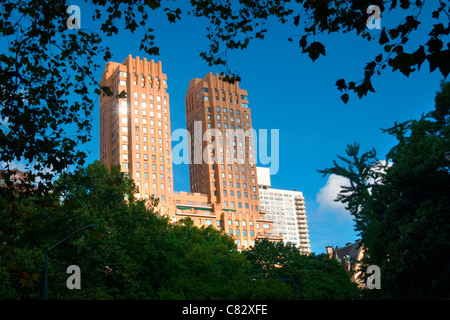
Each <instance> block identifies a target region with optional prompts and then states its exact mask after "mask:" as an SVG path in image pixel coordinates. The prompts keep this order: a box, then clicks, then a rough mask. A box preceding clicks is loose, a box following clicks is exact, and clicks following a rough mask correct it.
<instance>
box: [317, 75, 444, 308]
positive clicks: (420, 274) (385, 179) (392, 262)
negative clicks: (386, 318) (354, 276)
mask: <svg viewBox="0 0 450 320" xmlns="http://www.w3.org/2000/svg"><path fill="white" fill-rule="evenodd" d="M383 132H385V133H388V134H391V135H393V136H394V137H396V139H397V140H398V144H397V145H396V146H394V147H393V148H392V149H391V151H390V152H389V153H388V154H387V157H386V161H387V162H389V163H390V164H389V165H388V164H386V165H384V168H383V170H380V168H379V167H378V168H377V167H376V164H379V162H376V161H374V159H375V158H374V155H373V154H371V156H369V157H367V156H364V155H363V156H361V157H359V155H358V152H359V149H358V148H355V147H352V146H348V148H347V155H348V156H349V158H346V159H345V158H343V157H340V159H342V160H344V161H345V162H346V163H347V165H348V168H345V167H342V166H340V165H338V164H337V163H336V162H335V163H334V166H333V167H331V168H328V169H325V170H320V172H322V173H324V175H327V174H337V175H341V176H344V177H346V178H348V179H349V180H350V182H351V183H352V184H351V186H350V187H348V188H345V189H344V190H343V191H342V192H341V193H340V194H339V197H338V198H337V199H336V200H337V201H341V202H344V203H347V208H348V209H349V210H350V212H351V213H352V214H353V215H354V217H355V222H356V229H357V230H358V231H359V232H360V235H361V239H362V244H363V246H364V247H365V249H366V257H365V259H364V262H365V263H366V265H370V264H375V265H378V266H380V268H381V281H382V290H376V291H375V290H374V291H371V292H370V295H371V296H378V297H380V296H381V297H383V298H400V299H447V298H448V297H449V295H448V288H449V286H448V283H449V280H450V279H449V278H448V277H449V273H448V270H450V269H449V268H450V260H449V258H448V256H447V255H446V254H443V253H444V252H446V251H448V250H449V247H450V236H449V230H450V223H449V221H450V219H449V218H450V196H449V193H448V185H449V183H450V171H449V166H450V163H449V162H448V160H446V158H445V157H444V154H445V153H446V152H448V150H450V84H449V83H444V82H443V83H442V84H441V88H440V91H439V92H437V94H436V98H435V110H433V111H432V112H429V113H428V114H426V115H423V116H422V117H421V118H420V119H419V120H410V121H406V122H403V123H396V124H395V126H394V127H392V128H389V129H386V130H383ZM365 155H367V153H366V154H365ZM363 270H364V268H363Z"/></svg>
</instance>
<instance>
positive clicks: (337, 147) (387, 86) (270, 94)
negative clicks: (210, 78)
mask: <svg viewBox="0 0 450 320" xmlns="http://www.w3.org/2000/svg"><path fill="white" fill-rule="evenodd" d="M73 4H78V5H80V7H81V17H82V20H81V27H82V28H86V29H90V30H92V31H97V30H98V28H99V26H98V25H97V24H94V23H92V22H91V21H89V18H90V17H91V15H92V12H91V10H92V8H91V7H90V6H86V5H84V4H83V3H77V1H73ZM398 21H399V16H398V15H397V14H396V13H390V14H386V15H383V17H382V20H381V26H382V27H383V26H387V27H388V26H389V25H390V24H391V25H392V24H394V23H395V22H398ZM150 23H151V24H152V28H153V29H154V30H155V35H156V44H157V45H158V46H159V48H160V56H157V57H150V56H147V55H145V54H144V53H143V52H141V51H140V50H139V45H140V39H141V34H140V33H137V34H136V35H131V33H129V32H128V31H124V32H122V33H120V34H119V35H118V36H116V37H112V38H109V39H105V44H106V45H108V46H109V47H110V48H111V51H112V53H113V58H112V60H113V61H116V62H122V61H123V60H124V59H125V58H126V56H127V55H128V54H131V55H132V56H133V57H134V56H139V57H141V58H143V57H147V59H154V60H155V61H159V60H161V61H162V66H163V72H164V73H166V74H167V77H168V86H169V94H170V101H171V104H170V111H171V123H172V131H174V130H176V129H178V128H186V118H185V104H184V98H185V94H186V90H187V88H188V84H189V81H190V79H192V78H202V77H203V76H204V75H206V74H207V73H208V72H213V73H220V72H221V71H224V70H223V69H222V68H220V67H209V66H208V65H207V63H206V62H204V61H203V60H202V59H201V58H200V57H199V53H200V52H201V51H203V50H205V49H206V48H207V46H208V43H207V42H206V39H205V35H206V29H205V24H204V23H203V22H202V21H201V20H198V19H194V18H192V17H188V16H183V18H182V20H181V21H180V22H177V23H176V24H169V23H168V22H167V21H166V20H165V16H164V14H163V13H162V12H159V13H153V14H151V15H150ZM267 27H268V35H267V37H266V39H265V40H258V41H255V42H254V43H252V44H251V45H250V47H249V48H248V49H247V50H245V51H236V52H231V53H230V55H229V64H230V68H231V70H233V71H238V72H239V74H240V76H241V77H242V79H243V80H242V81H241V83H240V87H241V88H243V89H246V90H247V91H248V96H249V102H250V108H251V110H252V120H253V126H254V128H255V129H256V130H259V129H268V130H270V129H279V133H280V141H279V142H280V147H279V148H280V154H279V159H280V167H279V171H278V172H277V173H276V174H275V175H272V176H271V181H272V186H273V187H274V188H278V189H287V190H293V189H295V190H297V191H302V192H303V194H304V196H305V201H306V210H307V217H308V225H309V232H310V241H311V250H312V252H315V253H322V252H324V251H325V246H327V245H334V246H336V245H339V246H343V245H345V243H347V242H353V241H355V240H356V239H357V238H358V236H357V234H356V233H355V231H354V228H353V221H352V219H351V217H350V215H349V214H348V213H347V212H346V211H345V209H343V207H342V206H341V205H339V204H337V203H333V201H332V199H334V197H335V196H336V192H337V191H336V190H337V187H338V186H339V185H340V183H341V182H342V181H339V179H334V178H332V179H329V178H328V177H322V175H321V174H320V173H318V172H317V169H324V168H326V167H329V166H331V164H332V160H333V159H335V158H336V155H337V154H340V155H344V150H345V148H346V145H347V144H348V143H353V142H359V143H360V144H361V149H362V151H367V150H369V149H371V148H372V147H375V148H376V150H377V152H378V156H379V158H380V159H384V158H385V155H386V153H387V152H388V151H389V149H390V148H391V147H392V146H393V145H394V143H395V140H394V139H393V138H392V137H390V136H388V135H387V134H383V133H382V132H381V128H388V127H391V126H392V125H393V124H394V122H395V121H405V120H409V119H412V118H418V117H420V116H421V114H422V113H424V112H427V111H430V110H432V108H433V106H434V95H435V92H436V91H437V90H438V89H439V82H440V81H441V79H442V75H441V74H440V73H439V72H434V73H431V74H430V73H429V66H428V65H427V64H424V65H423V67H422V69H421V70H420V72H418V73H413V74H411V75H410V77H409V78H406V77H405V76H404V75H402V74H401V73H400V72H398V71H397V72H395V73H392V72H390V71H389V70H387V69H386V71H385V72H384V73H383V74H382V75H381V76H380V77H375V78H374V79H373V85H374V88H375V90H376V93H370V94H369V95H368V96H366V97H364V98H363V99H362V100H359V99H358V97H357V96H356V95H350V102H349V103H348V104H347V105H344V104H343V103H342V102H341V101H340V99H339V97H340V94H341V93H340V92H339V91H338V90H337V89H336V86H335V82H336V80H338V79H340V78H345V79H346V80H348V81H350V80H355V81H356V80H359V79H361V78H362V75H363V68H364V66H365V64H366V63H367V62H369V61H371V60H373V59H374V57H375V56H376V55H377V54H378V53H379V52H378V50H379V49H380V48H379V47H378V46H377V45H376V43H369V42H367V41H365V40H362V39H358V38H357V37H356V36H355V35H354V34H350V35H330V36H324V37H317V38H316V40H317V41H322V42H323V43H324V44H325V46H326V57H322V56H321V57H320V58H319V59H318V60H317V61H315V62H312V61H311V60H310V59H309V57H308V56H307V55H306V54H302V53H301V52H300V49H299V47H298V38H297V39H296V40H294V41H293V42H289V41H287V38H288V37H290V36H292V35H294V34H299V33H300V32H299V30H296V29H295V27H294V26H293V25H292V24H291V23H288V24H287V25H279V24H278V23H276V21H269V22H268V25H267ZM428 30H429V24H428V25H425V24H423V25H421V26H420V27H419V33H420V35H419V37H418V38H417V40H418V41H421V37H422V38H423V35H425V34H426V33H427V31H428ZM70 32H77V31H76V30H72V31H70ZM371 32H373V33H374V34H377V33H379V30H372V31H371ZM415 43H416V44H417V41H416V40H415V39H411V48H415V46H414V44H415ZM407 48H408V46H406V47H405V51H408V50H407ZM98 63H101V65H102V66H103V65H104V63H103V62H102V61H101V59H100V58H99V59H98ZM102 72H103V69H102V68H101V69H100V70H98V72H97V78H98V79H99V80H100V78H101V73H102ZM98 108H99V106H98V101H97V105H96V107H95V114H94V125H93V132H92V135H93V140H92V141H91V142H90V143H88V144H86V145H85V146H84V147H83V148H85V149H86V150H88V151H89V152H90V154H89V157H88V159H87V163H91V162H93V161H94V160H96V159H99V116H98ZM172 143H173V144H172V147H173V146H174V145H176V144H177V142H176V141H173V142H172ZM174 189H175V190H176V191H189V176H188V166H187V165H174Z"/></svg>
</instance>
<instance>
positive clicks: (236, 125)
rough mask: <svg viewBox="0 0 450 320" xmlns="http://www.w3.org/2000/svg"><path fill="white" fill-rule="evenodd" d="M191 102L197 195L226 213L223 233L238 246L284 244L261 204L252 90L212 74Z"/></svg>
mask: <svg viewBox="0 0 450 320" xmlns="http://www.w3.org/2000/svg"><path fill="white" fill-rule="evenodd" d="M185 101H186V122H187V129H188V132H189V133H190V135H191V139H190V157H189V174H190V181H191V192H197V193H202V194H206V195H207V198H208V202H209V203H212V204H217V206H220V207H221V208H222V212H223V218H222V219H223V229H224V230H225V232H226V233H228V234H229V235H232V236H234V237H235V239H236V243H237V245H238V247H240V248H248V247H250V246H252V245H254V243H255V240H256V239H257V238H262V237H266V238H269V239H270V240H273V241H279V240H281V238H280V236H279V235H278V234H275V233H274V231H273V223H272V221H271V220H270V219H267V216H266V214H265V212H264V211H263V210H261V206H260V204H259V192H258V181H257V170H256V155H255V148H254V144H253V143H254V142H253V141H254V140H253V137H254V135H255V132H254V131H253V129H252V118H251V110H250V108H249V101H248V95H247V91H246V90H244V89H241V88H240V87H239V83H238V82H235V83H233V84H231V83H228V82H225V81H222V80H221V79H220V77H219V75H218V74H215V75H214V74H212V73H208V74H207V75H206V76H205V77H204V78H203V79H192V80H191V81H190V83H189V88H188V90H187V93H186V99H185Z"/></svg>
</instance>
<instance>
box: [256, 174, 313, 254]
mask: <svg viewBox="0 0 450 320" xmlns="http://www.w3.org/2000/svg"><path fill="white" fill-rule="evenodd" d="M257 172H258V188H259V198H260V204H261V209H262V210H264V211H265V212H266V215H267V218H269V219H271V220H273V232H274V233H278V234H280V235H282V237H283V241H284V242H290V243H292V244H294V245H295V246H296V247H297V248H298V249H299V250H300V252H302V253H304V254H309V253H311V245H310V241H309V230H308V223H307V217H306V208H305V198H304V197H303V193H302V192H300V191H289V190H282V189H275V188H272V187H271V181H270V171H269V168H262V167H257Z"/></svg>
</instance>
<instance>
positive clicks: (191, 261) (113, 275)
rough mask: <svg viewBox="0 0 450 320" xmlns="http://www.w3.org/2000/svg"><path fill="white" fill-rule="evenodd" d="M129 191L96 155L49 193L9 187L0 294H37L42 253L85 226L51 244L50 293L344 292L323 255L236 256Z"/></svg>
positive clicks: (310, 295) (241, 295)
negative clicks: (77, 284)
mask: <svg viewBox="0 0 450 320" xmlns="http://www.w3.org/2000/svg"><path fill="white" fill-rule="evenodd" d="M134 189H135V186H134V184H133V182H132V181H131V180H129V179H127V178H126V177H125V176H124V173H122V172H120V170H119V167H118V166H112V168H111V169H110V170H108V169H107V168H106V167H105V166H104V165H103V164H101V163H100V162H98V161H97V162H94V163H93V164H91V165H89V166H87V167H86V168H82V169H80V170H79V171H78V172H76V173H74V174H66V175H63V176H61V177H60V178H59V179H58V180H57V181H56V182H55V184H54V186H53V189H52V192H49V193H43V194H26V193H18V194H17V196H18V198H17V199H16V200H15V201H14V202H11V201H9V199H7V198H5V197H3V196H0V204H1V206H0V208H1V209H0V220H1V221H2V224H1V225H0V243H1V246H0V275H1V277H2V286H1V288H0V298H1V299H40V298H42V297H43V286H44V279H43V274H44V252H45V250H46V249H49V248H51V247H53V246H54V245H55V244H56V243H58V242H59V241H60V240H61V239H64V238H65V237H66V236H67V235H68V234H70V233H72V232H73V231H75V230H78V229H79V228H81V227H83V226H86V225H89V224H96V225H97V227H96V228H95V229H89V230H83V231H80V232H79V233H78V232H77V233H76V234H75V235H74V236H73V237H71V238H69V239H68V240H67V241H65V242H63V243H62V244H60V245H59V246H58V247H56V248H55V249H54V250H52V251H50V253H49V269H48V270H49V273H48V280H49V281H48V298H49V299H71V300H73V299H102V300H103V299H105V300H110V299H198V300H213V299H231V300H242V299H292V298H293V293H294V291H295V292H299V294H298V295H297V294H296V297H297V298H303V299H315V298H326V299H334V298H336V299H346V298H349V297H351V295H350V291H349V289H348V287H349V284H348V282H349V281H350V280H349V277H348V276H347V275H345V274H344V273H343V269H342V268H341V267H340V266H339V267H338V268H335V266H337V264H336V263H335V262H333V261H331V260H329V259H328V258H323V257H321V256H319V257H315V256H310V257H305V256H301V255H300V254H299V252H298V251H297V250H296V249H295V248H293V247H292V246H289V245H286V246H285V245H282V244H272V243H268V242H267V241H262V242H260V243H257V244H256V246H255V248H254V249H253V250H252V251H250V252H247V253H244V254H242V253H240V252H239V251H238V250H237V248H236V245H235V243H234V240H233V239H232V238H231V237H230V236H228V235H226V234H225V233H223V232H221V231H218V230H216V229H214V228H212V227H210V226H209V227H206V228H205V227H203V228H197V227H195V226H194V225H193V222H192V220H190V219H184V220H181V221H179V222H177V223H176V224H170V223H168V221H167V219H165V218H162V217H160V216H159V215H158V214H156V213H154V212H153V206H154V205H155V204H156V203H157V202H156V201H155V202H153V203H151V204H147V203H145V202H144V201H142V200H136V199H135V198H134V192H135V190H134ZM278 252H281V253H282V254H281V255H280V254H278ZM280 264H283V268H279V265H280ZM70 265H77V266H79V267H80V270H81V290H69V289H68V288H67V287H66V281H67V279H68V277H69V274H67V273H66V270H67V267H68V266H70ZM261 270H264V272H261ZM272 276H273V277H272ZM282 277H292V278H293V279H295V286H296V287H295V288H294V287H293V286H292V285H293V283H291V282H286V281H285V280H282V279H281V278H282ZM293 289H295V290H294V291H293Z"/></svg>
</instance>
